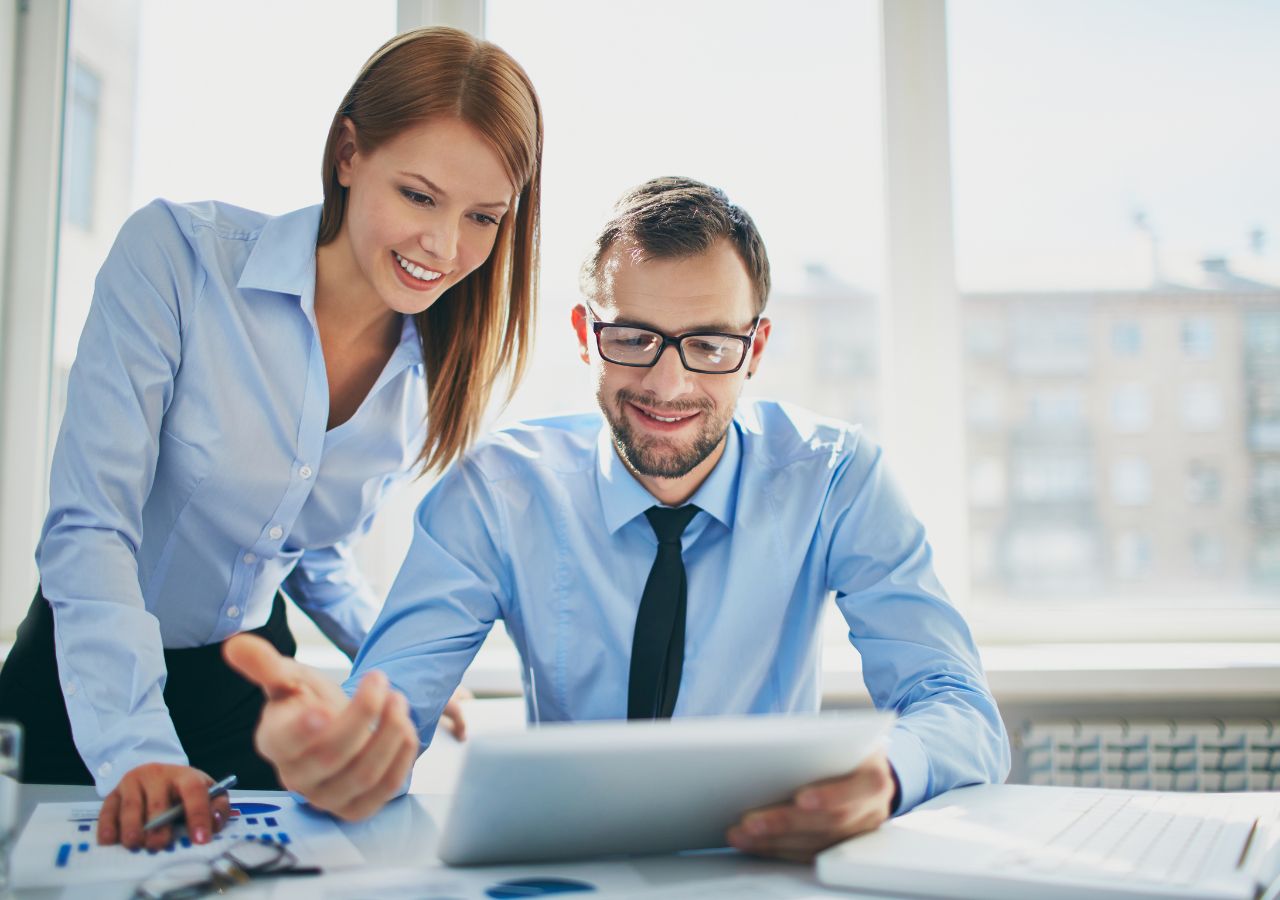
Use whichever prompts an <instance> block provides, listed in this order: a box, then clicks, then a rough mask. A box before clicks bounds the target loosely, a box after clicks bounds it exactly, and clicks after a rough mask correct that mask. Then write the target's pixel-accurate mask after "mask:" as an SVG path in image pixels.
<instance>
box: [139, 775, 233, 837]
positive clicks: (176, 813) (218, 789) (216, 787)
mask: <svg viewBox="0 0 1280 900" xmlns="http://www.w3.org/2000/svg"><path fill="white" fill-rule="evenodd" d="M235 785H236V776H234V775H228V776H227V777H226V778H224V779H222V780H221V781H219V782H217V783H216V784H211V785H209V799H210V800H212V799H213V798H214V797H216V796H218V795H219V794H225V793H226V792H227V791H229V790H230V789H231V788H233V787H235ZM181 818H182V804H181V803H175V804H174V805H173V806H170V807H169V808H168V809H166V810H165V811H164V812H162V813H160V815H158V816H156V817H155V818H153V819H152V820H151V821H150V822H148V823H147V824H146V825H143V826H142V830H143V831H151V830H152V829H153V828H159V827H160V826H161V825H168V824H169V823H170V822H175V821H177V820H178V819H181Z"/></svg>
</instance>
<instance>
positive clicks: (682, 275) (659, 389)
mask: <svg viewBox="0 0 1280 900" xmlns="http://www.w3.org/2000/svg"><path fill="white" fill-rule="evenodd" d="M599 282H600V285H601V289H600V295H599V296H598V297H597V298H596V299H595V300H594V301H593V303H592V306H593V309H594V314H595V315H597V316H598V317H599V319H600V320H602V321H606V322H612V323H617V324H623V325H635V326H639V327H642V328H650V329H652V330H654V331H658V332H661V333H663V334H665V335H668V336H670V337H676V336H678V335H683V334H686V333H688V332H693V331H715V332H727V333H730V334H741V335H746V334H747V333H748V332H749V331H750V330H751V323H752V321H753V320H754V319H755V301H754V296H753V293H752V286H751V280H750V278H749V276H748V275H747V270H746V267H745V266H744V265H743V263H742V259H741V258H740V257H739V256H738V253H737V251H736V250H734V248H733V246H732V245H731V244H730V243H729V242H728V241H727V240H721V241H719V242H717V243H716V244H714V245H713V246H712V248H711V249H710V250H708V251H707V252H706V253H703V254H700V255H698V256H692V257H686V258H682V259H649V260H643V261H640V262H637V261H636V260H635V258H634V254H633V252H632V248H631V247H630V246H629V245H625V244H624V245H617V246H615V247H613V248H612V250H611V251H610V253H609V254H608V256H607V257H606V258H605V259H604V260H603V261H602V264H601V278H600V279H599ZM573 321H574V327H575V329H576V330H577V334H578V343H579V350H580V352H581V353H582V358H583V359H584V360H586V361H587V362H589V363H590V364H591V367H592V372H593V375H594V376H595V379H596V399H597V400H598V401H599V403H600V409H601V410H602V411H603V412H604V415H605V418H606V419H607V420H608V422H609V426H610V428H611V429H612V432H613V439H614V443H615V445H616V446H617V448H618V453H619V455H620V456H621V457H622V459H623V461H624V462H625V463H626V464H627V465H628V466H629V467H630V468H631V469H632V471H634V472H635V473H636V474H638V475H640V476H641V477H642V478H661V479H680V478H686V477H689V478H693V479H696V482H697V483H700V482H701V480H702V479H703V478H705V477H706V475H707V473H709V472H710V470H711V468H713V467H714V465H715V462H716V461H717V460H718V459H719V451H720V448H721V446H722V442H723V440H724V436H725V432H726V431H727V430H728V427H729V423H730V421H731V420H732V418H733V413H734V410H735V409H736V408H737V404H738V396H739V395H740V394H741V392H742V385H743V383H744V382H745V381H746V378H747V374H748V372H751V371H754V370H755V368H756V367H757V366H758V365H759V360H760V355H761V354H762V353H763V351H764V347H765V343H766V342H767V341H768V337H769V328H770V326H769V321H768V320H767V319H762V320H761V322H760V325H759V327H758V328H757V329H756V334H755V340H754V341H753V343H752V346H751V349H750V350H748V351H747V356H746V359H745V361H744V362H743V364H742V367H741V368H740V369H739V370H738V371H736V372H732V373H729V374H706V373H698V372H690V371H688V370H687V369H686V368H685V367H684V365H683V364H682V363H681V361H680V354H679V353H678V352H677V349H676V347H674V346H668V347H667V348H666V349H665V350H663V352H662V355H661V356H660V357H659V358H658V362H657V364H656V365H654V366H652V367H650V368H637V367H631V366H623V365H617V364H615V363H610V362H607V361H605V360H603V359H601V358H600V354H599V352H598V349H597V345H596V340H595V335H594V334H593V333H592V330H591V324H590V318H589V317H588V315H587V313H586V310H585V308H584V306H582V305H579V306H578V307H577V308H575V309H574V315H573Z"/></svg>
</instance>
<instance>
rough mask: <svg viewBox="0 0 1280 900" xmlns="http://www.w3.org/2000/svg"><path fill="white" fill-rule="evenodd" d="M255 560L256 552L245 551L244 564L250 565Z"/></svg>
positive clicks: (256, 557) (256, 559) (256, 558)
mask: <svg viewBox="0 0 1280 900" xmlns="http://www.w3.org/2000/svg"><path fill="white" fill-rule="evenodd" d="M257 561H258V554H256V553H246V554H245V555H244V564H245V565H246V566H251V565H253V564H254V563H256V562H257Z"/></svg>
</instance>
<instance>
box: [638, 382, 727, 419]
mask: <svg viewBox="0 0 1280 900" xmlns="http://www.w3.org/2000/svg"><path fill="white" fill-rule="evenodd" d="M615 396H616V397H617V398H618V403H619V404H622V403H634V404H636V405H637V406H643V407H644V408H645V409H648V410H651V411H652V412H655V413H659V414H662V413H687V412H711V411H712V410H714V409H715V407H714V406H713V405H712V403H711V401H709V400H676V401H671V402H666V403H664V402H662V401H661V400H659V399H658V398H657V397H655V396H654V395H653V394H638V393H636V392H634V391H629V390H627V389H626V388H623V389H622V390H620V391H618V393H617V394H616V395H615Z"/></svg>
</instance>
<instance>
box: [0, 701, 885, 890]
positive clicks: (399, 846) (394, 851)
mask: <svg viewBox="0 0 1280 900" xmlns="http://www.w3.org/2000/svg"><path fill="white" fill-rule="evenodd" d="M523 710H524V703H523V701H522V700H519V699H506V700H483V701H473V702H471V703H468V704H466V707H465V711H466V714H467V722H468V727H469V728H470V731H471V733H472V734H484V733H486V732H488V733H492V732H495V731H501V730H504V729H509V728H519V727H523V723H524V712H523ZM464 751H465V744H459V743H458V742H457V741H455V740H453V739H452V738H449V737H447V736H444V735H440V736H438V737H437V738H436V740H435V741H434V742H433V743H432V746H431V747H430V748H429V749H428V750H427V752H426V753H424V754H423V755H422V758H421V759H420V760H419V761H418V763H417V765H416V766H415V767H414V776H413V782H412V787H411V791H412V793H411V794H410V795H409V796H407V797H402V798H400V799H399V800H395V801H393V802H392V803H390V804H388V805H387V807H386V808H385V809H384V810H382V812H380V813H378V815H376V816H374V817H373V818H371V819H369V820H368V821H366V822H359V823H355V824H350V825H343V826H342V828H343V831H344V832H345V833H346V834H347V836H348V837H349V838H351V840H352V842H353V843H354V844H355V845H356V847H357V848H359V850H360V852H361V853H362V854H364V857H365V860H366V862H367V864H368V867H369V868H370V869H371V870H372V872H378V871H387V870H390V869H396V870H404V869H405V868H407V867H412V868H421V870H422V872H421V877H422V883H423V885H424V886H426V885H432V884H440V885H446V884H447V885H449V886H450V887H449V889H448V890H447V891H438V892H429V891H428V892H424V893H422V894H404V893H401V894H391V895H390V896H393V897H396V898H397V900H408V898H409V897H415V898H416V897H447V898H457V900H470V898H484V897H485V896H486V895H485V889H486V888H488V887H491V886H493V885H494V884H496V883H498V882H500V881H504V880H507V879H512V878H522V877H534V876H539V875H544V876H550V877H563V878H573V879H577V880H580V881H585V882H588V883H589V884H593V885H595V886H596V887H597V888H598V891H597V892H595V893H580V894H566V895H562V896H565V897H566V898H575V900H576V898H578V897H581V898H583V900H591V898H595V897H629V896H635V895H639V896H646V895H647V896H650V897H654V898H657V897H690V898H699V900H713V898H731V897H732V898H739V897H740V898H744V900H751V898H753V896H754V897H755V898H758V900H773V898H790V900H799V898H812V897H836V898H840V897H843V898H846V900H847V898H851V897H855V896H866V895H854V894H850V893H847V892H842V891H830V890H827V889H824V888H823V887H821V886H820V885H819V884H818V882H817V879H816V878H815V877H814V874H813V867H812V866H799V865H792V864H789V863H781V862H768V861H765V860H759V859H752V858H750V857H746V856H743V855H741V854H739V853H736V852H734V851H723V852H714V853H696V854H689V855H678V856H656V857H643V858H640V857H637V858H633V859H627V860H614V861H607V862H585V863H571V864H540V865H522V866H504V867H484V868H468V869H450V868H448V867H445V866H443V865H441V864H440V862H439V861H438V860H437V859H436V856H435V846H436V841H437V840H438V839H439V835H440V829H441V828H442V827H443V824H444V815H445V812H446V810H447V807H448V802H449V796H448V795H449V794H451V793H452V792H453V786H454V785H455V784H456V782H457V778H458V774H459V772H460V770H461V766H462V758H463V755H464ZM252 793H255V794H257V793H263V792H261V791H253V792H252ZM233 796H234V792H233ZM96 798H97V794H96V793H95V792H94V790H93V789H92V788H89V787H68V786H62V785H26V786H24V788H23V793H22V802H23V812H22V816H23V821H24V822H25V820H26V817H27V816H28V815H30V812H31V810H32V809H34V808H35V805H36V804H37V803H40V802H49V803H54V802H68V801H76V800H93V799H96ZM372 872H371V877H373V874H372ZM341 877H342V876H341V873H337V872H335V873H333V880H335V881H337V880H338V879H340V878H341ZM741 878H752V879H753V882H754V884H753V887H754V888H755V891H754V893H753V892H751V891H750V890H749V889H748V888H747V887H746V886H745V885H744V884H743V883H741V882H738V883H737V884H731V885H726V886H725V891H724V892H716V891H715V890H714V888H716V887H717V884H718V883H719V882H724V881H726V880H730V879H732V880H734V881H736V880H737V879H741ZM304 884H305V885H308V886H314V888H315V890H314V892H311V891H307V892H306V893H299V894H297V896H308V895H309V896H310V897H313V898H317V900H319V898H325V900H328V897H329V896H333V897H335V898H336V897H343V896H352V897H356V896H358V897H362V898H369V897H380V896H386V894H385V893H384V892H383V891H380V890H377V889H376V888H374V887H373V886H371V885H366V886H365V888H364V889H363V890H362V891H361V892H360V893H356V894H348V893H335V894H333V895H329V894H326V893H325V892H324V891H322V888H323V886H324V880H323V879H322V880H315V881H313V880H312V879H307V880H306V881H302V880H295V879H283V880H280V881H278V882H271V881H267V882H264V883H262V884H261V885H249V886H247V887H244V888H237V889H235V890H234V891H232V892H230V894H229V896H230V897H232V898H235V897H244V898H246V900H247V898H251V897H269V896H271V894H272V892H273V891H276V890H277V889H278V888H279V889H280V890H281V892H283V890H284V888H285V887H286V886H287V887H288V889H290V890H297V889H299V888H302V887H303V885H304ZM133 888H134V885H133V884H128V883H116V884H103V885H93V886H91V887H85V888H62V889H48V890H26V891H21V892H18V894H17V896H18V897H19V898H23V900H28V898H29V900H35V898H54V897H57V898H62V900H80V898H84V900H89V898H93V900H113V898H120V900H124V898H128V897H129V896H130V895H131V894H132V893H133Z"/></svg>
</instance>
